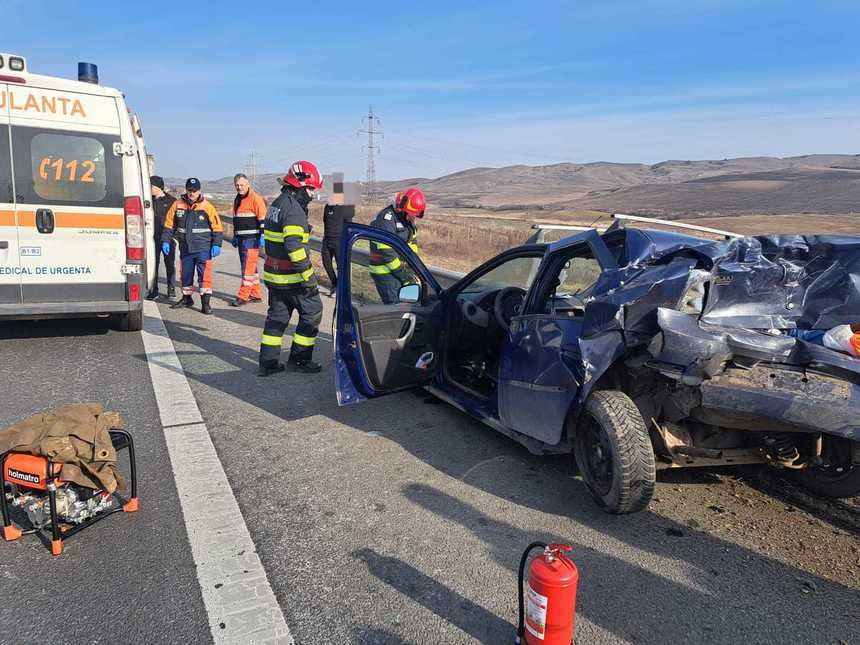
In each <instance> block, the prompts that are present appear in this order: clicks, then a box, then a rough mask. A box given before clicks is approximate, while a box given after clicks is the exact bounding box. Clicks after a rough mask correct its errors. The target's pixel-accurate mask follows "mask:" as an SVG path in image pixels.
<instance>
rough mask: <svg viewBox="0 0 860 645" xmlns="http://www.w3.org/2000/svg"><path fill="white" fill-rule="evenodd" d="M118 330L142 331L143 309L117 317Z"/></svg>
mask: <svg viewBox="0 0 860 645" xmlns="http://www.w3.org/2000/svg"><path fill="white" fill-rule="evenodd" d="M116 328H117V329H118V330H120V331H140V330H141V329H143V309H138V310H137V311H130V312H128V313H127V314H120V315H119V316H117V318H116Z"/></svg>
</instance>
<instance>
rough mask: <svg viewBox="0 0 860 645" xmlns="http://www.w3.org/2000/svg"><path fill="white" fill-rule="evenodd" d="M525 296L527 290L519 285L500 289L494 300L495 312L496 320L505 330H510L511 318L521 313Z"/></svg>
mask: <svg viewBox="0 0 860 645" xmlns="http://www.w3.org/2000/svg"><path fill="white" fill-rule="evenodd" d="M525 297H526V290H525V289H520V288H519V287H505V288H504V289H499V292H498V293H497V294H496V297H495V299H494V300H493V313H494V314H495V316H496V322H497V323H499V325H500V326H501V327H502V329H504V330H505V331H510V329H511V318H513V317H514V316H518V315H519V313H520V311H521V309H522V306H523V300H524V299H525Z"/></svg>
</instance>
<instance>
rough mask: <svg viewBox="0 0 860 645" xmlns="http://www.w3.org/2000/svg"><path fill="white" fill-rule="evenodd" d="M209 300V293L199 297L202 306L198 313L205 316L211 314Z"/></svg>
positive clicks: (210, 296) (210, 295)
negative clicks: (200, 312)
mask: <svg viewBox="0 0 860 645" xmlns="http://www.w3.org/2000/svg"><path fill="white" fill-rule="evenodd" d="M211 299H212V294H211V293H204V294H203V295H202V296H200V302H201V303H202V306H201V307H200V311H202V312H203V313H204V314H206V315H211V314H212V305H210V304H209V300H211Z"/></svg>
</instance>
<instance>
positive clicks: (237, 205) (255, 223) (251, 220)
mask: <svg viewBox="0 0 860 645" xmlns="http://www.w3.org/2000/svg"><path fill="white" fill-rule="evenodd" d="M265 219H266V202H264V201H263V198H262V197H260V196H259V195H258V194H257V193H255V192H254V191H253V190H249V191H248V194H247V195H245V196H244V197H242V198H240V197H239V195H236V199H235V200H234V201H233V230H234V231H235V233H236V235H239V236H242V237H244V236H246V235H259V234H260V233H262V231H263V222H264V221H265Z"/></svg>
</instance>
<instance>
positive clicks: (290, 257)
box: [259, 161, 323, 376]
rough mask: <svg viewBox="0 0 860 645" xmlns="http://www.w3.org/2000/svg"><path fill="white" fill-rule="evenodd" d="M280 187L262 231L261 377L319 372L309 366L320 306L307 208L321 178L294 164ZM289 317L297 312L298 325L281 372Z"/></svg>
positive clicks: (317, 366)
mask: <svg viewBox="0 0 860 645" xmlns="http://www.w3.org/2000/svg"><path fill="white" fill-rule="evenodd" d="M279 181H280V182H281V184H282V186H283V188H282V189H281V194H280V195H279V196H278V198H277V199H275V201H273V202H272V205H271V206H269V210H268V211H267V212H266V221H265V224H264V226H265V228H264V230H263V239H264V240H265V242H266V262H265V264H264V265H263V282H264V283H265V284H266V287H267V288H268V289H269V311H268V312H267V315H266V322H265V325H264V326H263V337H262V338H261V339H260V371H259V375H260V376H269V375H271V374H275V373H277V372H282V371H284V369H286V368H289V369H291V370H295V371H299V372H306V373H315V372H319V371H320V370H321V369H322V367H321V366H320V364H319V363H315V362H314V361H313V360H311V359H312V358H313V352H314V345H315V344H316V340H317V333H318V332H319V325H320V321H321V320H322V311H323V306H322V301H321V300H320V292H319V288H318V287H317V279H316V275H315V274H314V268H313V266H311V258H310V254H309V253H308V241H309V240H310V236H311V230H310V224H309V223H308V204H310V202H311V200H312V199H313V196H314V193H315V191H317V190H319V189H320V188H322V185H323V181H322V175H320V172H319V170H317V167H316V166H315V165H313V164H312V163H311V162H309V161H297V162H295V163H294V164H292V165H291V166H290V170H289V172H287V174H286V175H285V176H284V177H283V178H282V179H280V180H279ZM293 311H298V312H299V322H298V324H297V325H296V331H295V333H294V334H293V344H292V346H291V347H290V358H289V360H288V361H287V364H286V366H285V365H284V364H283V363H281V362H280V360H279V359H280V356H281V342H282V340H283V337H284V331H286V329H287V325H289V324H290V318H291V317H292V315H293Z"/></svg>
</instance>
